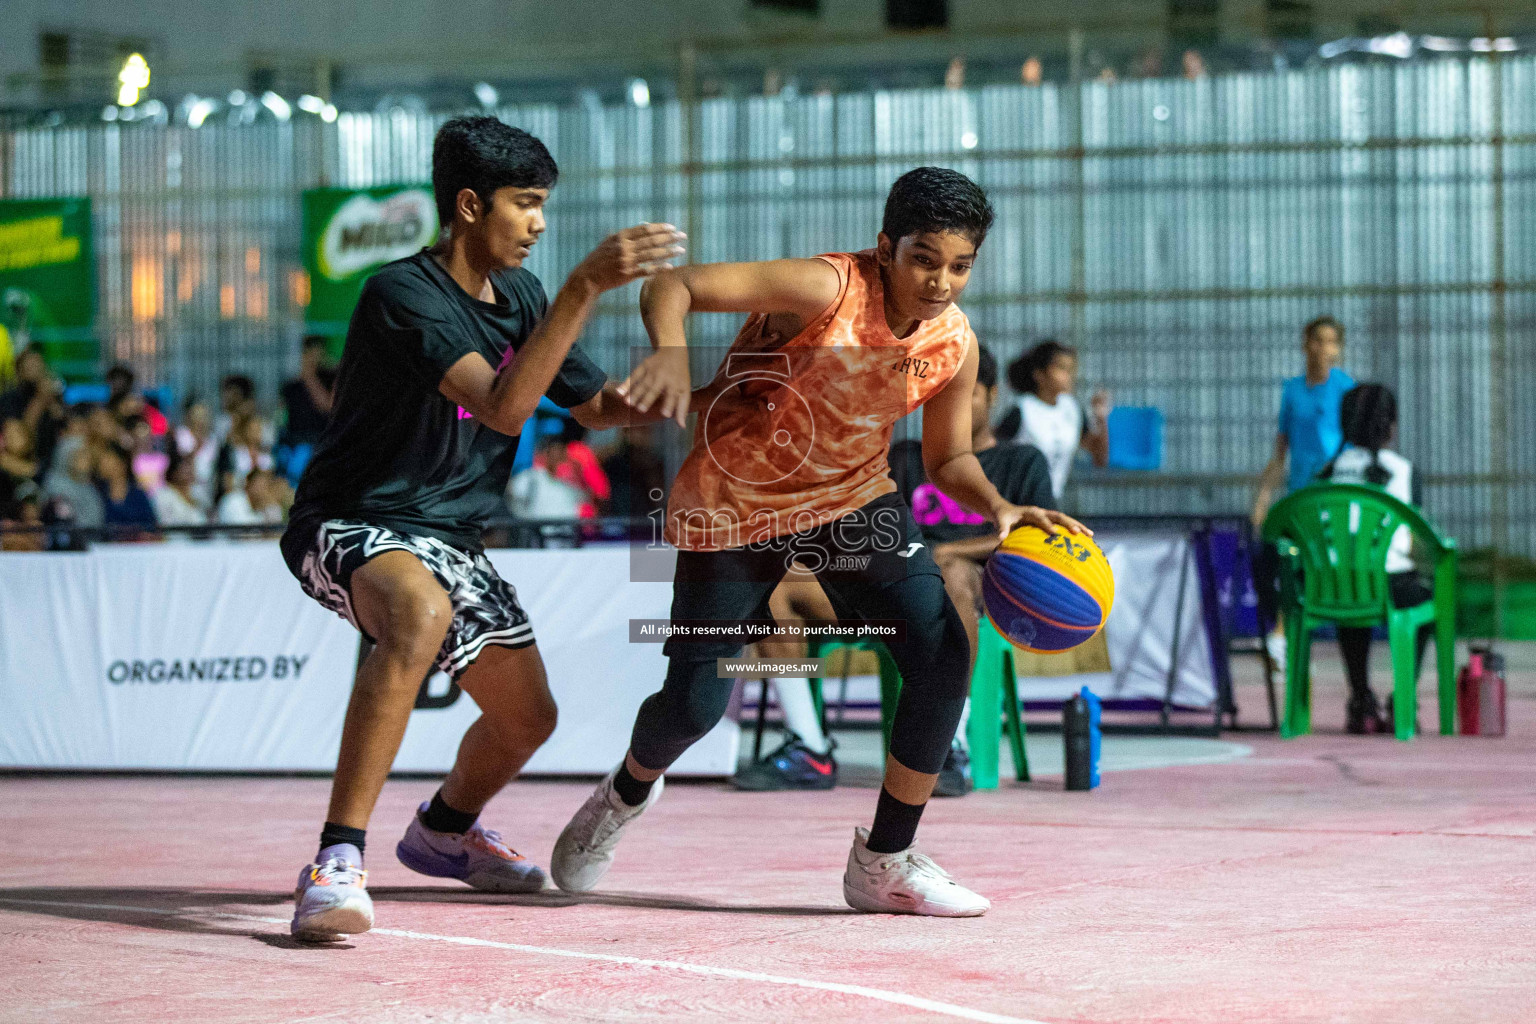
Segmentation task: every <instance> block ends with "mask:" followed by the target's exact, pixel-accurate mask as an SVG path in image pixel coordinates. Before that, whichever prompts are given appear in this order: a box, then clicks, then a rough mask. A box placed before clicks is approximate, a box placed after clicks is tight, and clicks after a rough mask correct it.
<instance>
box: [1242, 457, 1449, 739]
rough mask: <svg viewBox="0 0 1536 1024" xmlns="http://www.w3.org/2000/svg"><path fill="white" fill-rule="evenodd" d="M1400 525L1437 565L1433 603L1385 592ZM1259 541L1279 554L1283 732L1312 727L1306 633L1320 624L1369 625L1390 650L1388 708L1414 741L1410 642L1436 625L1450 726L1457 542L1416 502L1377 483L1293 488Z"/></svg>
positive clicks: (1443, 715) (1444, 722)
mask: <svg viewBox="0 0 1536 1024" xmlns="http://www.w3.org/2000/svg"><path fill="white" fill-rule="evenodd" d="M1399 526H1406V527H1408V529H1409V530H1411V531H1412V532H1413V535H1414V538H1415V539H1416V540H1417V541H1418V542H1419V544H1420V546H1421V547H1422V548H1423V549H1424V550H1425V551H1426V552H1427V553H1428V554H1429V555H1430V557H1431V559H1432V560H1433V563H1434V580H1435V593H1434V597H1433V598H1432V599H1431V600H1429V601H1426V602H1424V603H1423V604H1421V605H1418V606H1417V607H1414V608H1401V609H1399V608H1394V607H1393V606H1392V600H1391V596H1390V594H1389V591H1388V586H1387V549H1388V547H1389V545H1390V544H1391V543H1392V536H1393V534H1395V533H1396V532H1397V529H1398V527H1399ZM1264 540H1265V541H1266V542H1268V543H1271V544H1274V545H1276V547H1277V548H1278V549H1279V551H1280V602H1281V609H1282V611H1283V613H1284V618H1285V633H1286V643H1287V649H1288V657H1287V658H1286V672H1285V714H1284V716H1283V717H1282V719H1281V723H1280V735H1281V736H1284V737H1286V738H1290V737H1292V736H1302V735H1305V734H1307V733H1309V732H1311V731H1312V678H1311V666H1310V664H1309V661H1310V654H1311V645H1312V631H1313V630H1314V629H1316V628H1317V627H1318V626H1319V625H1321V624H1323V623H1325V622H1331V623H1334V624H1336V625H1340V626H1375V625H1377V624H1379V623H1381V622H1383V621H1385V622H1386V624H1387V634H1388V637H1389V639H1390V643H1391V647H1392V701H1393V705H1392V709H1393V714H1394V717H1395V719H1396V724H1397V738H1398V739H1400V740H1407V739H1412V738H1413V730H1414V723H1415V721H1416V720H1417V712H1418V688H1417V685H1416V684H1417V679H1416V674H1415V671H1414V668H1415V666H1414V637H1415V634H1416V633H1417V632H1418V629H1419V627H1420V626H1421V625H1423V624H1425V623H1428V622H1433V623H1434V624H1435V655H1436V659H1435V660H1436V664H1437V666H1438V670H1439V681H1440V686H1439V699H1440V734H1441V735H1442V736H1449V735H1451V734H1452V733H1453V732H1455V729H1456V679H1455V674H1456V663H1455V659H1456V541H1455V540H1454V539H1452V538H1450V537H1446V536H1444V535H1442V534H1441V533H1440V531H1439V530H1437V529H1436V528H1435V527H1434V526H1433V525H1432V524H1431V523H1430V522H1429V520H1427V519H1425V518H1424V516H1423V515H1422V514H1421V513H1419V512H1418V510H1416V509H1414V508H1413V507H1412V506H1410V505H1408V504H1405V503H1404V502H1402V501H1399V500H1398V499H1397V498H1395V497H1393V496H1392V495H1390V494H1388V493H1387V492H1386V491H1385V490H1383V489H1382V488H1380V487H1374V486H1370V485H1367V484H1344V483H1316V484H1312V485H1310V486H1307V487H1303V488H1301V489H1300V490H1298V491H1294V492H1292V493H1291V494H1290V495H1288V496H1287V497H1286V498H1285V499H1284V500H1282V501H1281V502H1280V503H1279V504H1277V505H1276V506H1275V507H1274V509H1272V510H1271V511H1270V513H1269V516H1268V517H1267V518H1266V519H1265V520H1264Z"/></svg>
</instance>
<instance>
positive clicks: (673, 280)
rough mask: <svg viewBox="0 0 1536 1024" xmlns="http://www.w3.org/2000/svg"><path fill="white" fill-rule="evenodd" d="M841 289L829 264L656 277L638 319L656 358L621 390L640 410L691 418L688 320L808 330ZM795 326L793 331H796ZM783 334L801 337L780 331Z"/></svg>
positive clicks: (710, 267) (724, 267) (782, 263)
mask: <svg viewBox="0 0 1536 1024" xmlns="http://www.w3.org/2000/svg"><path fill="white" fill-rule="evenodd" d="M840 287H841V282H840V281H839V279H838V276H837V271H836V270H834V269H833V268H832V266H831V265H830V264H829V263H827V261H826V260H817V259H809V260H769V261H766V262H763V263H704V264H699V265H696V266H691V267H680V268H678V269H677V270H672V271H668V272H667V273H664V274H658V275H657V276H656V277H654V278H652V279H651V280H649V281H647V282H646V283H645V286H644V287H643V288H641V289H640V319H641V320H642V321H643V322H644V323H645V330H646V333H647V334H649V335H650V338H651V345H652V346H653V347H655V349H656V351H655V353H654V354H653V355H651V356H650V357H648V358H647V359H645V361H643V362H642V363H641V364H640V365H639V366H637V367H635V370H634V372H633V373H631V374H630V375H629V379H627V380H625V381H624V382H623V383H622V384H620V385H619V392H620V394H622V395H624V396H626V397H627V398H628V399H629V401H630V403H631V404H632V405H634V407H635V408H636V409H639V410H640V411H642V412H646V411H648V410H650V409H651V408H652V406H655V407H656V408H657V409H658V410H659V411H660V413H661V416H662V418H672V419H675V420H677V422H678V425H679V426H681V425H682V423H683V422H684V421H685V420H686V419H687V417H688V406H689V401H690V396H689V392H690V387H691V385H690V380H689V375H688V347H687V346H688V341H687V333H686V327H685V324H686V320H687V317H688V314H689V313H694V312H697V313H769V314H775V313H777V314H784V315H785V317H786V318H789V319H792V320H793V321H794V323H796V324H798V325H799V326H800V327H803V326H804V325H805V324H807V323H810V322H811V321H813V320H815V319H816V318H817V317H819V316H820V315H821V314H822V313H823V312H825V311H826V309H827V307H828V306H830V305H831V304H832V303H833V302H835V301H836V300H837V294H838V290H839V288H840ZM790 326H794V324H791V325H790ZM778 333H780V334H786V333H788V334H791V335H792V334H798V333H799V329H798V328H797V329H795V330H794V331H793V332H787V331H786V330H779V331H778Z"/></svg>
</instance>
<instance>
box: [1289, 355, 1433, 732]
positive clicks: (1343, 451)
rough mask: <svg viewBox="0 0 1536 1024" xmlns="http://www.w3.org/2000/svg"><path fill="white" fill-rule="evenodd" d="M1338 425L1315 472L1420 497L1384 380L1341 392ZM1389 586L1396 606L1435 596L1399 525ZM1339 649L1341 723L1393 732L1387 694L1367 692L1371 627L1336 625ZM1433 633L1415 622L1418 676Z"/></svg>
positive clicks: (1390, 552) (1404, 497) (1410, 500)
mask: <svg viewBox="0 0 1536 1024" xmlns="http://www.w3.org/2000/svg"><path fill="white" fill-rule="evenodd" d="M1339 413H1340V429H1341V432H1342V433H1343V435H1344V443H1343V445H1342V447H1340V448H1339V453H1338V454H1337V455H1335V456H1334V457H1333V458H1332V459H1331V460H1330V461H1329V462H1328V463H1327V464H1326V465H1324V466H1323V468H1322V469H1321V470H1320V471H1319V472H1318V477H1319V478H1320V479H1323V480H1334V481H1338V482H1340V483H1352V484H1375V485H1376V486H1378V487H1381V488H1384V489H1385V490H1386V491H1387V493H1388V494H1391V495H1392V496H1393V497H1395V498H1397V499H1399V500H1400V501H1403V502H1406V503H1407V504H1409V505H1414V506H1417V505H1419V504H1420V503H1421V502H1422V501H1423V498H1422V493H1421V490H1420V481H1419V476H1418V474H1417V473H1415V472H1414V471H1413V464H1412V463H1410V462H1409V461H1408V460H1407V459H1405V458H1403V457H1402V456H1401V455H1399V454H1398V453H1397V452H1395V451H1393V450H1392V445H1393V444H1394V443H1396V441H1397V396H1396V395H1394V394H1393V393H1392V389H1391V388H1389V387H1387V386H1386V385H1384V384H1361V385H1359V386H1358V387H1354V388H1351V389H1350V390H1348V391H1346V392H1345V393H1344V397H1343V398H1342V399H1341V400H1340V403H1339ZM1387 590H1388V596H1389V597H1390V598H1391V600H1392V605H1393V607H1395V608H1412V607H1413V606H1414V605H1419V604H1423V603H1424V602H1425V601H1428V600H1429V599H1430V598H1431V597H1433V596H1434V591H1433V589H1432V587H1431V581H1430V580H1429V579H1428V578H1426V577H1425V576H1424V575H1422V574H1421V573H1419V572H1418V571H1417V570H1416V569H1415V567H1414V562H1413V533H1412V531H1410V530H1409V529H1408V527H1406V526H1399V527H1398V528H1397V532H1396V533H1394V534H1393V535H1392V540H1391V541H1390V542H1389V546H1388V548H1387ZM1338 632H1339V653H1340V654H1342V655H1343V657H1344V674H1345V677H1346V678H1347V680H1348V682H1349V704H1348V705H1347V710H1346V713H1345V728H1346V729H1347V730H1348V731H1349V732H1351V733H1355V734H1365V733H1376V732H1392V731H1393V726H1394V722H1393V707H1392V701H1391V700H1390V699H1388V700H1387V702H1386V712H1385V714H1383V712H1382V707H1381V705H1380V704H1378V703H1377V701H1376V695H1375V694H1374V693H1372V692H1371V686H1370V664H1371V628H1370V627H1369V626H1365V627H1360V626H1340V627H1339V628H1338ZM1434 635H1435V624H1434V623H1433V622H1426V623H1424V624H1423V625H1422V626H1420V627H1419V631H1418V636H1417V637H1416V638H1415V643H1414V661H1413V672H1414V679H1418V673H1419V666H1420V665H1421V664H1422V663H1423V661H1424V648H1425V647H1426V646H1428V644H1429V641H1430V638H1431V637H1433V636H1434Z"/></svg>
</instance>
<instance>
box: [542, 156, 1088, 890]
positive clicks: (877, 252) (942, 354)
mask: <svg viewBox="0 0 1536 1024" xmlns="http://www.w3.org/2000/svg"><path fill="white" fill-rule="evenodd" d="M991 224H992V207H991V205H990V204H989V203H988V202H987V197H986V194H985V193H984V192H982V190H981V188H980V187H978V186H977V185H976V184H975V183H974V182H972V181H971V180H970V179H969V178H967V177H965V175H963V174H960V173H958V172H956V171H951V170H944V169H941V168H936V167H920V168H917V169H916V170H913V171H910V172H908V173H907V174H905V175H903V176H902V177H901V178H900V179H898V180H897V182H896V183H895V185H893V186H892V188H891V192H890V195H889V197H888V198H887V200H886V205H885V218H884V222H883V225H882V230H881V232H880V235H879V244H878V247H877V248H875V249H871V250H866V251H864V252H858V253H833V254H830V255H825V256H818V257H816V258H814V259H803V260H774V261H769V262H763V263H738V264H712V265H701V266H692V267H685V268H682V269H679V270H676V271H673V272H670V273H666V274H663V275H661V276H660V277H657V278H655V279H654V280H652V281H651V282H649V283H648V284H647V286H646V287H645V289H644V290H643V291H642V292H641V297H640V308H641V315H642V318H643V319H644V321H645V325H646V329H647V331H648V332H649V333H650V337H651V342H652V344H653V345H654V346H655V348H656V351H655V353H654V354H652V355H651V356H649V357H648V358H647V359H646V360H645V361H644V362H642V363H641V364H640V365H639V366H638V367H636V369H635V372H634V373H633V374H631V376H630V379H629V380H628V381H626V382H625V383H624V384H623V385H621V386H620V390H621V391H623V392H625V393H626V394H627V396H628V398H629V401H630V402H631V403H632V404H633V405H634V407H635V408H637V409H640V410H642V411H646V410H651V409H652V408H653V407H654V408H656V409H658V410H659V412H660V413H661V414H662V415H664V416H671V417H673V418H675V419H676V420H677V421H678V422H679V423H682V422H683V420H684V418H685V417H686V416H687V414H688V411H689V409H690V407H692V408H694V409H695V410H696V411H697V412H698V423H697V426H696V429H695V432H694V445H693V450H692V451H691V452H690V454H689V455H688V458H687V459H686V460H685V462H684V463H683V466H682V468H681V470H680V471H679V472H678V476H677V480H676V481H675V483H674V484H673V488H672V494H671V498H670V502H669V506H668V512H667V519H666V537H667V540H668V541H670V542H671V543H672V544H674V545H676V547H677V548H678V558H677V570H676V577H675V583H674V591H673V603H672V622H673V629H674V632H673V634H672V636H671V638H670V639H668V641H667V645H666V648H665V652H666V654H667V655H668V657H669V659H670V661H669V666H668V670H667V677H666V681H665V683H664V684H663V685H662V688H661V690H660V691H659V692H657V693H655V694H652V695H651V696H650V697H648V698H647V699H646V700H645V702H644V704H642V705H641V707H640V712H639V714H638V716H637V717H636V721H635V728H634V733H633V736H632V738H631V743H630V749H629V752H628V753H627V755H626V756H625V758H624V762H623V764H621V765H619V767H618V768H616V769H615V770H614V772H613V773H612V774H610V775H609V776H608V777H607V778H605V779H604V780H603V781H602V783H600V784H599V786H598V787H597V790H596V791H595V792H594V793H593V794H592V796H591V797H589V798H588V800H587V801H586V803H585V804H584V805H583V806H582V808H581V809H580V810H579V811H578V812H577V813H576V816H575V817H574V818H573V819H572V820H571V823H570V824H569V825H568V826H566V829H565V831H564V832H562V833H561V835H560V839H559V841H558V842H557V843H556V846H555V853H554V859H553V864H552V869H553V870H552V874H553V876H554V879H555V882H556V883H557V884H558V885H559V886H560V887H561V888H563V889H566V890H568V891H577V892H582V891H586V890H589V889H591V888H593V887H594V886H595V885H596V884H597V882H598V881H599V880H600V879H601V878H602V876H603V874H604V873H605V872H606V871H607V869H608V866H609V864H610V863H611V862H612V859H613V852H614V848H615V847H616V846H617V844H618V840H619V837H620V836H621V834H622V833H623V831H624V829H625V828H626V827H627V826H628V825H629V824H630V823H631V822H632V821H634V820H635V818H637V817H638V816H639V815H640V813H641V812H642V811H643V810H644V809H645V808H646V807H647V806H649V805H650V804H651V803H652V802H654V801H655V799H656V797H657V796H658V795H659V794H660V792H661V788H662V787H661V785H660V781H661V776H662V773H663V772H664V771H665V770H666V769H667V768H668V767H670V766H671V764H672V763H673V762H674V761H675V760H676V759H677V758H678V757H679V756H680V755H681V754H682V753H683V751H684V750H686V749H687V748H688V747H689V746H690V745H691V744H693V743H694V742H695V741H697V740H698V739H699V738H700V737H702V736H703V735H704V734H705V733H706V732H708V731H709V730H710V729H711V728H713V727H714V725H715V724H716V723H717V722H718V721H719V720H720V718H721V716H722V715H723V714H724V712H725V707H726V702H727V700H728V699H729V697H730V692H731V687H732V680H730V679H722V678H718V673H717V671H716V659H717V658H722V657H733V656H735V655H736V654H737V653H738V652H739V651H740V649H741V646H742V639H741V638H739V637H731V638H724V639H714V640H707V641H699V640H693V639H689V640H685V639H681V638H680V637H679V636H678V634H677V632H676V630H677V629H678V627H679V626H692V627H695V628H697V627H698V626H700V625H706V626H708V625H719V624H726V625H729V624H734V623H740V622H744V621H753V620H757V621H761V620H766V619H768V618H769V614H768V611H767V602H768V597H769V595H770V594H771V593H772V591H773V589H774V586H775V585H776V584H777V583H778V582H779V580H780V579H781V578H783V576H784V574H785V573H786V572H787V571H788V570H789V568H790V566H791V565H794V564H796V563H798V564H799V565H800V566H803V567H804V568H806V569H808V570H809V571H811V572H813V573H814V574H815V575H816V577H817V579H818V581H819V582H820V583H821V585H822V587H823V588H824V589H826V590H827V592H828V594H829V595H830V596H831V597H832V599H833V601H834V602H835V603H837V604H838V605H839V606H840V609H839V610H840V615H839V617H840V618H841V619H842V620H843V621H849V619H850V618H851V619H854V620H860V619H862V620H864V621H866V622H871V623H874V622H880V623H899V624H900V625H901V626H902V627H903V630H902V635H900V636H898V637H896V638H894V639H892V640H890V641H889V642H888V646H889V648H890V650H891V653H892V655H893V656H894V658H895V660H896V663H897V665H898V666H899V667H900V669H901V674H902V680H903V685H902V691H901V698H900V701H899V702H898V705H897V708H896V714H895V721H894V724H893V727H892V731H891V743H890V753H889V756H888V758H887V760H886V769H885V783H884V785H883V787H882V788H881V791H880V799H879V804H878V806H877V808H876V810H875V820H874V825H873V828H871V829H870V830H869V831H865V830H864V829H863V828H859V829H856V830H855V833H854V843H853V849H852V851H851V852H850V853H849V857H848V865H847V870H846V872H845V873H844V876H843V895H844V898H845V899H846V900H847V901H848V904H849V905H850V906H852V907H854V908H856V909H858V910H865V911H871V912H878V913H909V914H928V915H935V916H945V917H972V916H976V915H979V914H983V913H985V912H986V910H987V909H988V907H989V906H990V905H991V904H990V903H989V902H988V901H987V900H986V899H985V898H984V897H982V896H979V895H977V894H976V893H973V892H971V891H970V890H968V889H966V888H964V887H962V886H960V885H959V884H957V883H956V882H954V881H953V880H952V879H951V878H950V877H949V876H948V875H947V874H946V873H945V872H944V871H942V870H941V869H940V868H939V867H938V866H937V865H936V864H934V863H933V861H932V860H930V859H929V858H928V857H926V856H924V855H923V854H921V853H919V852H918V851H917V848H916V846H915V845H914V842H913V840H914V837H915V835H916V832H917V824H918V820H919V818H920V817H921V815H922V812H923V807H924V805H925V804H926V803H927V801H928V798H929V796H930V794H931V793H932V791H933V786H934V782H935V780H936V778H937V776H938V772H939V769H940V767H941V765H942V764H943V762H944V755H945V753H946V752H947V751H948V749H949V745H950V741H951V739H953V737H954V734H955V728H956V726H957V725H958V723H959V720H960V714H961V708H962V707H963V705H964V703H965V698H966V694H967V691H968V689H969V673H968V671H967V668H968V665H969V662H970V657H969V641H968V640H967V638H966V634H965V630H964V627H963V626H962V624H961V620H960V617H959V616H958V614H957V613H956V611H955V607H954V605H953V604H952V603H951V601H950V599H949V597H948V596H947V595H946V594H945V591H944V582H943V579H942V577H941V576H940V574H939V570H938V568H937V567H936V566H935V564H934V561H933V558H932V556H931V554H930V553H929V551H928V549H927V547H926V546H925V545H924V543H923V541H922V534H921V533H920V532H919V530H918V529H917V526H916V524H915V523H914V522H913V519H912V512H911V510H910V509H909V508H908V507H907V505H906V503H905V502H904V501H903V500H902V498H901V495H900V493H899V492H898V491H897V487H896V484H895V483H894V482H893V481H892V479H891V473H890V468H889V465H888V463H887V459H886V453H887V452H888V450H889V449H890V446H891V436H892V433H893V429H894V427H895V424H896V422H897V421H898V420H900V419H901V418H902V417H904V416H906V415H907V414H908V413H910V412H912V411H913V410H915V409H917V408H918V407H919V406H926V408H925V409H924V415H923V462H924V465H925V468H926V470H927V474H928V478H929V479H930V480H931V481H933V483H934V485H935V486H937V487H939V488H940V489H941V490H942V491H943V492H944V493H945V494H948V495H950V496H951V497H952V498H954V499H956V500H957V501H959V502H961V503H963V504H965V505H966V506H968V507H970V508H972V509H974V510H975V511H977V512H980V513H982V514H984V515H986V516H987V517H988V518H989V519H990V520H991V521H992V522H993V523H994V524H996V526H997V529H998V533H999V535H1006V534H1007V532H1008V531H1009V530H1011V529H1013V528H1014V527H1015V526H1019V525H1022V524H1033V525H1036V526H1039V527H1041V528H1042V529H1045V530H1048V531H1051V532H1056V531H1057V530H1058V528H1060V527H1064V528H1066V529H1069V530H1072V531H1075V532H1080V531H1082V530H1083V527H1082V526H1081V525H1080V524H1078V523H1077V522H1075V521H1074V520H1072V519H1069V518H1068V517H1066V516H1064V515H1061V514H1060V513H1057V512H1052V511H1047V510H1045V509H1040V508H1033V507H1021V506H1017V505H1013V504H1010V503H1009V502H1007V501H1005V500H1004V499H1003V498H1002V497H1001V496H1000V495H999V494H998V492H997V489H996V488H995V487H993V486H992V484H991V483H989V482H988V481H987V478H986V475H985V474H984V473H983V472H982V469H981V464H980V463H979V462H977V460H976V456H975V455H974V454H973V453H972V451H971V393H972V390H973V387H974V384H975V379H976V367H977V358H978V357H977V343H976V337H975V335H974V334H973V333H972V331H971V328H970V324H969V322H968V321H967V320H966V318H965V314H964V313H962V312H960V310H959V308H958V307H957V306H956V305H955V303H956V301H957V300H958V299H959V297H960V293H961V292H962V291H963V290H964V288H965V285H966V282H967V281H968V280H969V278H970V273H971V267H972V266H973V265H974V263H975V261H976V256H977V251H978V249H979V248H980V247H981V244H982V242H983V240H984V239H985V238H986V234H987V230H988V228H990V227H991ZM690 311H694V312H700V311H708V312H740V313H749V314H751V315H750V316H749V317H748V318H747V320H746V323H745V324H744V325H743V326H742V328H741V331H740V333H739V334H738V335H737V337H736V341H735V342H734V343H733V344H732V346H731V349H730V352H729V354H728V355H727V357H726V359H725V361H724V363H722V365H721V368H720V371H719V372H718V373H717V374H716V376H715V379H714V380H713V381H711V382H710V384H709V385H707V386H706V387H704V388H702V389H700V390H699V391H698V392H696V393H694V392H691V391H690V382H689V376H688V357H687V349H686V341H685V337H684V320H685V317H686V316H687V314H688V313H689V312H690ZM844 609H846V610H849V611H851V612H852V615H851V616H848V615H842V614H841V611H842V610H844Z"/></svg>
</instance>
